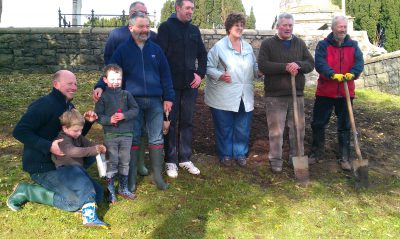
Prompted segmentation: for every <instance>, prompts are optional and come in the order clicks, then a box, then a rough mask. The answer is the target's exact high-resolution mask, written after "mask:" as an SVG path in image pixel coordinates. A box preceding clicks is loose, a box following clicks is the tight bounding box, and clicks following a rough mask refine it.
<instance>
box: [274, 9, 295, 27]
mask: <svg viewBox="0 0 400 239" xmlns="http://www.w3.org/2000/svg"><path fill="white" fill-rule="evenodd" d="M284 18H285V19H292V20H293V23H294V18H293V15H292V14H290V13H287V12H284V13H281V14H279V16H278V21H276V26H279V25H280V24H281V21H282V19H284Z"/></svg>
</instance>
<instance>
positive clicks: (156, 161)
mask: <svg viewBox="0 0 400 239" xmlns="http://www.w3.org/2000/svg"><path fill="white" fill-rule="evenodd" d="M163 151H164V149H163V148H149V153H150V161H151V167H152V170H153V181H154V183H155V184H156V186H157V188H158V189H160V190H165V189H168V188H169V185H168V183H166V182H165V181H164V179H163V176H162V171H163V166H164V152H163Z"/></svg>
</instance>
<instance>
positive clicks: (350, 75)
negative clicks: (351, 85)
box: [344, 73, 354, 81]
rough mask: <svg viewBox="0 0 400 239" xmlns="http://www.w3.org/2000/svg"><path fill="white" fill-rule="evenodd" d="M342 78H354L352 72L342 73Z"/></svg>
mask: <svg viewBox="0 0 400 239" xmlns="http://www.w3.org/2000/svg"><path fill="white" fill-rule="evenodd" d="M344 78H345V79H346V81H349V80H353V79H354V74H353V73H346V74H344Z"/></svg>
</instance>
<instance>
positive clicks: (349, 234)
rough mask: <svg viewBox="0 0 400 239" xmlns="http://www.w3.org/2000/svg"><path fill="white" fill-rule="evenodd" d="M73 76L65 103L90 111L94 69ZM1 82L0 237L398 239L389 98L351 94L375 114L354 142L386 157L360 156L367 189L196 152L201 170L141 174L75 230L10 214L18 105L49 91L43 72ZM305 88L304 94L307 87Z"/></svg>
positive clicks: (396, 100) (399, 183)
mask: <svg viewBox="0 0 400 239" xmlns="http://www.w3.org/2000/svg"><path fill="white" fill-rule="evenodd" d="M77 76H78V94H77V96H76V98H75V99H74V102H75V105H76V106H77V108H78V109H79V110H80V111H81V112H84V111H86V110H89V109H93V107H94V105H93V103H92V101H91V89H92V87H93V85H94V84H95V82H96V81H97V79H98V76H99V73H86V74H82V73H80V74H77ZM0 82H1V87H0V151H1V153H0V189H1V190H0V238H42V239H45V238H171V239H172V238H174V239H175V238H177V239H178V238H179V239H180V238H210V239H214V238H230V239H233V238H235V239H236V238H255V239H260V238H373V239H375V238H400V172H399V168H398V166H399V156H398V155H399V153H400V152H399V151H397V153H396V149H399V147H398V146H399V145H400V137H398V136H399V135H400V133H399V132H398V131H399V127H400V123H399V115H400V114H399V112H400V97H398V96H392V95H387V94H383V93H379V92H375V91H369V90H359V91H358V92H357V95H358V99H357V107H358V109H359V112H360V114H365V115H367V116H368V117H373V119H374V121H373V122H368V120H365V121H363V122H357V123H360V125H361V127H362V129H363V130H364V129H365V132H364V131H363V137H362V140H363V144H364V145H367V146H368V148H371V149H372V148H373V147H375V148H374V149H376V152H381V153H382V155H384V156H385V157H384V158H380V159H379V160H378V159H377V160H374V159H373V158H372V155H369V154H368V153H367V156H368V159H369V160H370V164H371V169H370V183H371V187H370V188H369V189H366V190H360V191H356V190H355V189H354V187H353V184H354V180H353V177H352V174H351V173H343V172H341V171H340V170H337V169H333V170H332V167H324V166H321V165H318V166H316V167H313V166H311V178H312V181H311V183H310V185H308V186H307V187H301V186H299V185H297V184H296V182H295V181H294V179H293V178H294V177H293V172H291V171H290V170H289V168H285V170H284V172H283V173H282V174H279V175H276V174H272V173H271V172H270V170H269V168H268V167H267V163H266V162H262V163H260V164H255V163H250V165H249V166H248V167H246V168H239V167H234V168H229V169H226V168H220V167H219V165H218V163H217V159H216V158H215V156H214V155H206V154H196V155H195V156H194V161H195V162H196V165H197V166H198V167H199V168H200V170H201V175H200V176H192V175H189V174H188V173H186V172H183V171H180V174H179V177H178V178H177V179H174V180H169V179H168V180H169V183H170V189H168V190H166V191H159V190H157V189H156V188H155V186H154V185H153V184H152V183H151V180H150V179H149V177H144V178H143V177H142V178H140V179H139V183H138V190H137V199H136V200H134V201H128V200H125V199H121V200H120V201H119V202H118V203H117V204H115V205H111V206H109V205H108V204H107V203H105V202H104V203H103V204H101V205H100V209H99V215H100V217H101V218H102V219H104V221H105V222H107V223H109V224H110V225H111V229H110V230H102V229H89V228H83V227H82V225H81V224H82V222H81V220H80V219H78V218H77V217H76V216H75V215H74V213H70V212H64V211H61V210H58V209H56V208H51V207H49V206H44V205H40V204H34V203H27V204H26V205H25V206H24V208H23V209H22V210H21V211H19V212H13V211H11V210H9V208H8V207H7V205H6V200H7V197H8V195H9V194H10V193H11V192H12V189H13V186H14V185H15V184H16V183H17V182H20V181H26V182H31V181H30V178H29V175H28V174H27V173H25V172H23V171H22V169H21V151H22V145H21V144H20V143H19V142H17V141H16V140H15V139H14V138H13V137H12V136H11V132H12V129H13V128H14V126H15V123H16V122H17V121H18V120H19V118H20V117H21V115H22V114H23V113H24V112H25V110H26V108H27V106H28V105H29V104H30V103H31V102H32V101H33V100H35V99H36V98H38V97H39V96H42V95H45V94H47V93H48V92H49V91H50V87H49V86H50V84H51V83H50V82H51V75H45V74H42V75H39V74H33V75H10V76H9V75H0ZM306 92H307V96H306V97H307V98H308V99H312V97H313V96H312V94H313V92H314V90H313V89H307V91H306ZM388 112H389V113H388ZM388 115H389V116H392V118H391V119H389V118H388ZM396 115H397V118H396V117H393V116H396ZM368 117H367V119H368ZM376 120H379V121H378V122H376ZM364 125H373V126H374V127H378V126H379V125H380V127H381V128H378V129H381V130H377V129H375V128H374V130H377V131H372V130H373V129H372V128H371V127H364ZM387 127H391V128H390V130H387V129H388V128H387ZM396 130H397V132H396ZM375 132H377V133H375ZM381 133H382V134H383V135H381ZM101 134H102V132H101V128H100V127H99V126H98V125H95V126H94V127H93V128H92V130H91V132H90V133H89V135H88V137H89V138H92V139H94V140H96V141H100V140H101V138H102V135H101ZM393 135H394V136H393ZM212 140H213V139H212ZM382 142H384V143H385V144H383V143H382ZM364 147H365V146H364ZM385 149H387V150H386V151H385ZM368 152H369V151H368ZM374 152H375V151H374ZM382 165H383V166H385V167H383V166H382ZM96 170H97V169H96V166H95V165H94V166H92V167H91V168H90V170H89V171H90V174H91V175H93V177H94V178H98V176H97V171H96ZM317 171H318V172H317Z"/></svg>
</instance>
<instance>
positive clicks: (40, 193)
mask: <svg viewBox="0 0 400 239" xmlns="http://www.w3.org/2000/svg"><path fill="white" fill-rule="evenodd" d="M26 202H36V203H41V204H45V205H49V206H54V204H53V203H54V192H51V191H49V190H47V189H45V188H44V187H42V186H40V185H36V184H28V183H19V184H17V185H16V186H15V188H14V191H13V192H12V193H11V195H10V196H9V197H8V199H7V206H8V207H9V208H10V209H11V210H13V211H18V210H20V209H21V208H22V207H21V206H22V205H23V204H24V203H26Z"/></svg>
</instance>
